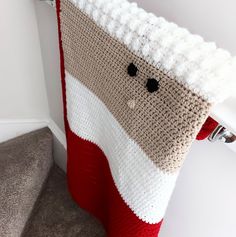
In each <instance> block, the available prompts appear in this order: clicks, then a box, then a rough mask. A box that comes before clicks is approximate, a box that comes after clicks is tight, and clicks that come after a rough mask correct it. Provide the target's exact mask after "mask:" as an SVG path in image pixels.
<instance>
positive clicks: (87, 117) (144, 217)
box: [57, 0, 236, 237]
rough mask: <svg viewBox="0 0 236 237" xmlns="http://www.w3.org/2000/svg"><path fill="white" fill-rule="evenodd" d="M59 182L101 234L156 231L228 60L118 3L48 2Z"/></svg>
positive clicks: (226, 84)
mask: <svg viewBox="0 0 236 237" xmlns="http://www.w3.org/2000/svg"><path fill="white" fill-rule="evenodd" d="M57 12H58V23H59V30H60V39H61V45H60V47H61V68H62V86H63V95H64V111H65V125H66V135H67V149H68V166H67V167H68V171H67V172H68V185H69V189H70V192H71V194H72V196H73V198H74V199H75V200H76V202H77V203H78V204H79V205H80V206H81V207H82V208H85V209H86V210H88V211H89V212H91V213H92V214H93V215H95V216H96V217H97V218H98V219H99V220H100V221H101V222H102V223H103V225H104V227H105V229H106V233H107V236H109V237H141V236H143V237H154V236H155V237H156V236H157V235H158V232H159V229H160V226H161V223H162V219H163V217H164V214H165V211H166V208H167V205H168V201H169V199H170V196H171V193H172V191H173V189H174V186H175V182H176V179H177V177H178V174H179V170H180V167H181V166H182V164H183V161H184V159H185V156H186V153H187V152H188V150H189V147H190V145H191V143H192V142H193V140H194V139H195V137H196V135H197V133H198V131H199V130H200V128H201V126H202V124H203V123H204V121H205V120H206V118H207V116H208V114H209V111H210V108H211V107H212V105H213V104H215V103H218V102H221V101H222V100H224V99H225V98H227V97H228V96H229V95H230V93H232V92H231V88H234V86H235V84H234V83H235V80H234V79H235V78H234V79H233V77H236V59H235V58H232V57H231V56H230V54H229V53H228V52H226V51H224V50H222V49H219V48H216V46H215V44H213V43H206V42H204V41H203V39H202V38H201V37H199V36H196V35H192V34H190V33H189V32H188V31H187V30H186V29H183V28H180V27H178V26H177V25H176V24H174V23H169V22H167V21H166V20H165V19H163V18H161V17H156V16H155V15H153V14H151V13H147V12H145V11H144V10H143V9H140V8H138V7H137V5H136V4H135V3H129V2H128V1H126V0H57Z"/></svg>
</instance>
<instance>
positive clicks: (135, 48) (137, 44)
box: [132, 38, 141, 51]
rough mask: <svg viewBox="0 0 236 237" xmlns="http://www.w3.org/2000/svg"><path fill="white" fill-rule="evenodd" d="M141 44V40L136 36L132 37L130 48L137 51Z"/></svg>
mask: <svg viewBox="0 0 236 237" xmlns="http://www.w3.org/2000/svg"><path fill="white" fill-rule="evenodd" d="M140 46H141V42H140V40H139V39H138V38H136V39H134V41H133V43H132V49H133V50H135V51H139V49H140Z"/></svg>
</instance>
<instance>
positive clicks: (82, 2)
mask: <svg viewBox="0 0 236 237" xmlns="http://www.w3.org/2000/svg"><path fill="white" fill-rule="evenodd" d="M85 4H86V3H85V0H78V1H77V6H78V7H79V8H80V9H81V10H83V9H84V8H85Z"/></svg>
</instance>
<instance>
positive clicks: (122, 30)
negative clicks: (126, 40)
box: [116, 26, 125, 39]
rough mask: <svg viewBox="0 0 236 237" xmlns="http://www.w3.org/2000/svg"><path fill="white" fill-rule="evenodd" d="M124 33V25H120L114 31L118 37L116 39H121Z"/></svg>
mask: <svg viewBox="0 0 236 237" xmlns="http://www.w3.org/2000/svg"><path fill="white" fill-rule="evenodd" d="M124 34H125V27H122V26H121V27H120V28H119V29H118V30H117V31H116V37H117V38H118V39H122V38H123V36H124Z"/></svg>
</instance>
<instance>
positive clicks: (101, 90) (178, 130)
mask: <svg viewBox="0 0 236 237" xmlns="http://www.w3.org/2000/svg"><path fill="white" fill-rule="evenodd" d="M61 9H62V13H61V30H62V44H63V50H64V59H65V68H66V70H67V71H68V72H69V73H70V74H72V75H73V76H74V77H76V78H77V79H78V80H80V81H81V82H82V83H83V84H84V85H85V86H86V87H88V88H89V89H90V90H91V91H92V92H93V93H94V94H95V95H96V96H98V98H99V99H100V100H101V101H102V102H103V103H104V104H105V105H106V106H107V108H108V109H109V110H110V112H111V113H112V114H113V116H114V117H115V118H116V119H117V121H118V122H119V123H120V124H121V125H122V127H123V128H124V129H125V131H126V132H127V133H128V134H129V136H130V137H131V138H132V139H134V140H135V141H136V142H137V143H138V144H139V146H140V147H141V148H142V149H143V151H144V152H145V153H146V154H147V155H148V156H149V158H150V159H151V160H152V161H153V162H154V163H155V164H156V165H157V166H158V167H159V168H160V169H161V170H163V171H166V172H176V171H177V170H178V169H179V168H180V166H181V165H182V162H183V160H184V157H185V154H186V152H187V151H188V149H189V146H190V145H191V143H192V141H193V140H194V139H195V136H196V134H197V132H198V131H199V130H200V127H201V125H202V124H203V122H204V120H205V119H206V117H207V116H208V113H209V108H210V104H209V103H208V102H206V101H205V100H204V99H202V98H201V97H199V96H198V95H196V94H194V93H193V92H192V91H190V90H189V89H187V88H186V87H184V86H183V85H182V84H180V83H179V82H177V81H176V80H175V79H174V78H170V77H169V76H167V75H166V74H164V73H163V72H162V71H160V70H158V69H157V68H155V67H154V66H152V65H150V64H149V63H147V62H146V61H145V60H144V59H142V58H140V57H138V56H137V55H135V54H134V53H132V52H131V51H130V50H129V49H128V48H127V47H126V46H125V45H123V44H122V43H120V42H118V41H117V40H116V39H114V38H112V37H111V36H110V35H109V34H107V33H106V32H105V31H104V30H102V29H101V28H100V27H99V26H97V25H96V23H95V22H94V21H93V20H91V19H90V18H89V17H88V16H86V15H85V14H84V13H82V12H81V11H80V10H79V9H78V8H76V7H75V6H74V5H73V4H72V3H71V2H70V1H69V0H61ZM131 62H132V63H134V64H135V65H136V66H137V67H138V70H139V71H138V75H137V76H136V77H130V76H129V75H128V73H127V67H128V65H129V64H130V63H131ZM148 78H156V79H157V80H161V81H160V89H159V90H158V91H156V92H154V93H150V92H148V91H147V88H146V81H147V79H148ZM128 101H135V106H134V107H133V108H130V106H129V105H128V104H129V103H128ZM78 103H79V102H78ZM130 155H131V156H132V154H130Z"/></svg>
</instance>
